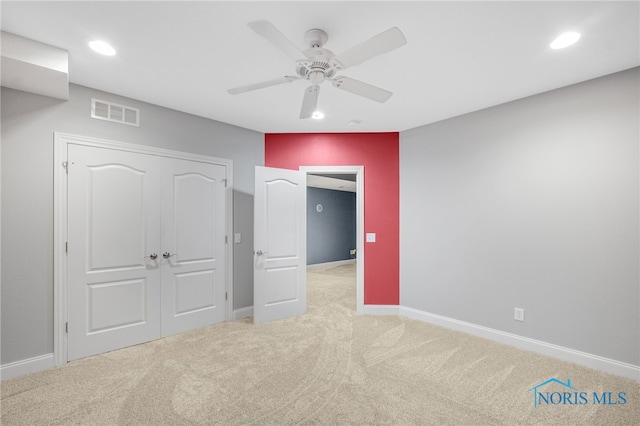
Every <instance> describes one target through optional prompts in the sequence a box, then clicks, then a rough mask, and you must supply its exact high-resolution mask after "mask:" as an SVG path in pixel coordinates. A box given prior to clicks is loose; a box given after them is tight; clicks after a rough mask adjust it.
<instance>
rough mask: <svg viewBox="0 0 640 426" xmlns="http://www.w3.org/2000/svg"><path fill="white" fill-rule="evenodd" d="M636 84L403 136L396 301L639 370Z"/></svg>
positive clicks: (536, 102)
mask: <svg viewBox="0 0 640 426" xmlns="http://www.w3.org/2000/svg"><path fill="white" fill-rule="evenodd" d="M639 81H640V69H639V68H635V69H631V70H627V71H624V72H620V73H616V74H613V75H610V76H606V77H603V78H599V79H595V80H591V81H587V82H584V83H581V84H577V85H573V86H569V87H566V88H562V89H558V90H555V91H551V92H547V93H544V94H540V95H537V96H532V97H529V98H525V99H522V100H518V101H515V102H511V103H507V104H504V105H500V106H497V107H494V108H490V109H486V110H483V111H479V112H475V113H471V114H467V115H464V116H461V117H457V118H453V119H450V120H446V121H442V122H438V123H435V124H432V125H428V126H424V127H420V128H417V129H413V130H409V131H405V132H402V133H401V138H400V164H401V171H400V178H401V182H400V193H401V199H400V210H401V220H400V223H401V249H400V250H401V280H402V281H401V294H400V301H401V304H402V305H404V306H407V307H411V308H415V309H419V310H422V311H426V312H430V313H435V314H439V315H443V316H446V317H450V318H454V319H457V320H462V321H467V322H470V323H473V324H478V325H481V326H486V327H490V328H493V329H497V330H502V331H505V332H509V333H514V334H517V335H521V336H525V337H528V338H533V339H537V340H540V341H544V342H548V343H552V344H557V345H560V346H563V347H568V348H572V349H575V350H579V351H584V352H587V353H590V354H595V355H600V356H603V357H607V358H611V359H614V360H618V361H622V362H627V363H631V364H634V365H640V353H639V348H640V340H639V339H640V337H639V336H640V330H639V323H640V310H639V304H640V303H639V302H640V295H639V278H640V276H639V265H638V259H639V241H638V231H639V229H638V228H639V227H638V219H639V211H638V210H639V209H638V202H639V200H638V198H639V197H638V192H639V185H638V181H639V173H638V167H639V162H638V143H639V140H640V132H639V121H640V118H639V117H640V109H639V93H640V84H639ZM514 307H522V308H525V309H526V314H525V320H526V321H525V322H524V323H521V322H516V321H514V319H513V309H514Z"/></svg>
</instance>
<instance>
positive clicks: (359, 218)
mask: <svg viewBox="0 0 640 426" xmlns="http://www.w3.org/2000/svg"><path fill="white" fill-rule="evenodd" d="M299 170H301V171H304V172H307V174H309V173H323V174H332V173H333V174H347V173H353V174H355V175H356V253H357V254H356V256H357V258H356V312H357V313H359V314H363V313H364V260H365V255H364V247H365V244H364V166H300V167H299Z"/></svg>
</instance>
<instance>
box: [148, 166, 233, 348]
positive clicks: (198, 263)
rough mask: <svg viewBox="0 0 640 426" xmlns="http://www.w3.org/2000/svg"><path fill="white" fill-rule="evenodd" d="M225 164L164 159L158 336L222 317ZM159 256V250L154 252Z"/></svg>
mask: <svg viewBox="0 0 640 426" xmlns="http://www.w3.org/2000/svg"><path fill="white" fill-rule="evenodd" d="M225 176H226V169H225V167H224V166H221V165H216V164H209V163H201V162H196V161H187V160H176V159H166V161H165V166H164V167H163V174H162V223H163V225H162V254H161V256H162V259H161V265H162V266H161V268H162V335H163V336H167V335H170V334H175V333H179V332H182V331H185V330H191V329H194V328H198V327H203V326H205V325H209V324H214V323H217V322H221V321H224V320H225V318H226V303H225V299H226V297H225V296H226V284H225V279H226V278H225V264H226V261H225V259H226V256H225V253H226V243H225V233H226V232H225V230H226V203H225V199H226V198H225V197H226V194H225ZM159 254H160V253H159Z"/></svg>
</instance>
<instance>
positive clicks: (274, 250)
mask: <svg viewBox="0 0 640 426" xmlns="http://www.w3.org/2000/svg"><path fill="white" fill-rule="evenodd" d="M306 210H307V174H306V173H305V172H300V171H297V170H284V169H274V168H267V167H256V171H255V198H254V282H253V321H254V323H262V322H266V321H273V320H277V319H282V318H287V317H292V316H296V315H302V314H305V313H306V312H307V253H306V251H307V246H306V230H307V212H306Z"/></svg>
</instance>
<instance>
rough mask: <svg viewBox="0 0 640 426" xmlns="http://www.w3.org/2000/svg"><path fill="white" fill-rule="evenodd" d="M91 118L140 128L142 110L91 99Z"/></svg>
mask: <svg viewBox="0 0 640 426" xmlns="http://www.w3.org/2000/svg"><path fill="white" fill-rule="evenodd" d="M91 118H97V119H98V120H107V121H112V122H114V123H120V124H128V125H130V126H136V127H140V110H139V109H138V108H133V107H129V106H126V105H120V104H114V103H113V102H107V101H101V100H100V99H95V98H92V99H91Z"/></svg>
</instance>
